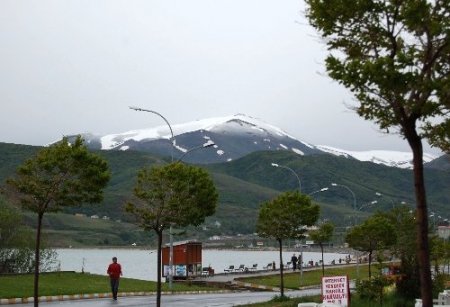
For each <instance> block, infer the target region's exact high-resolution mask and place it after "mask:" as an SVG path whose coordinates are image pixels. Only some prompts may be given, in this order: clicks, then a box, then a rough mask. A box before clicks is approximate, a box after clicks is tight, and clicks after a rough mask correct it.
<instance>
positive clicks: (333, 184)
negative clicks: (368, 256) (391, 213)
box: [331, 182, 359, 278]
mask: <svg viewBox="0 0 450 307" xmlns="http://www.w3.org/2000/svg"><path fill="white" fill-rule="evenodd" d="M331 186H333V187H343V188H344V189H346V190H347V191H349V192H350V193H351V194H352V197H353V210H355V211H356V210H357V208H356V196H355V193H353V191H352V190H351V189H350V188H349V187H348V186H346V185H343V184H337V183H335V182H332V183H331ZM355 218H356V217H355ZM354 222H355V224H356V221H355V220H354ZM356 276H357V277H358V278H359V252H358V251H356Z"/></svg>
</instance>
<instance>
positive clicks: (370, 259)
mask: <svg viewBox="0 0 450 307" xmlns="http://www.w3.org/2000/svg"><path fill="white" fill-rule="evenodd" d="M357 261H359V259H358V260H357ZM371 264H372V250H370V251H369V278H370V277H372V270H371V268H370V267H371Z"/></svg>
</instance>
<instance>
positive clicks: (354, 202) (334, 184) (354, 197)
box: [331, 182, 357, 210]
mask: <svg viewBox="0 0 450 307" xmlns="http://www.w3.org/2000/svg"><path fill="white" fill-rule="evenodd" d="M331 186H333V187H343V188H344V189H347V190H348V191H349V192H350V193H351V194H352V196H353V210H357V208H356V196H355V193H353V191H352V190H351V189H350V188H349V187H348V186H346V185H343V184H337V183H334V182H333V183H331Z"/></svg>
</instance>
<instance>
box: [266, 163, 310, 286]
mask: <svg viewBox="0 0 450 307" xmlns="http://www.w3.org/2000/svg"><path fill="white" fill-rule="evenodd" d="M271 165H272V166H273V167H279V168H284V169H287V170H289V171H291V173H292V174H294V175H295V177H297V180H298V191H299V193H302V183H301V181H300V177H298V175H297V173H296V172H295V171H294V170H293V169H292V168H290V167H287V166H284V165H279V164H277V163H273V162H272V164H271ZM300 258H301V260H300V283H301V281H302V280H303V246H302V242H300ZM280 265H281V263H280Z"/></svg>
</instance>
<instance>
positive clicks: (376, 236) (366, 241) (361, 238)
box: [345, 215, 397, 278]
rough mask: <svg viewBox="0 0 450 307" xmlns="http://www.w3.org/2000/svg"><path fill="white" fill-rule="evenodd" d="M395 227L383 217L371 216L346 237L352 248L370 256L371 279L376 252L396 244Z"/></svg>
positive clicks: (352, 229)
mask: <svg viewBox="0 0 450 307" xmlns="http://www.w3.org/2000/svg"><path fill="white" fill-rule="evenodd" d="M396 239H397V238H396V235H395V229H394V226H393V225H392V224H391V222H390V221H389V220H388V219H387V218H385V217H382V216H377V215H374V216H371V217H369V218H368V219H367V220H365V221H364V222H363V223H362V224H360V225H356V226H354V227H352V228H351V229H350V230H349V231H348V232H347V235H346V237H345V241H346V242H347V243H348V244H349V246H350V247H352V248H354V249H356V250H358V251H364V252H367V253H368V254H369V278H370V277H371V276H372V272H371V263H372V254H373V252H374V251H381V250H383V249H386V248H387V247H389V246H392V245H393V244H394V243H395V242H396Z"/></svg>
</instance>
